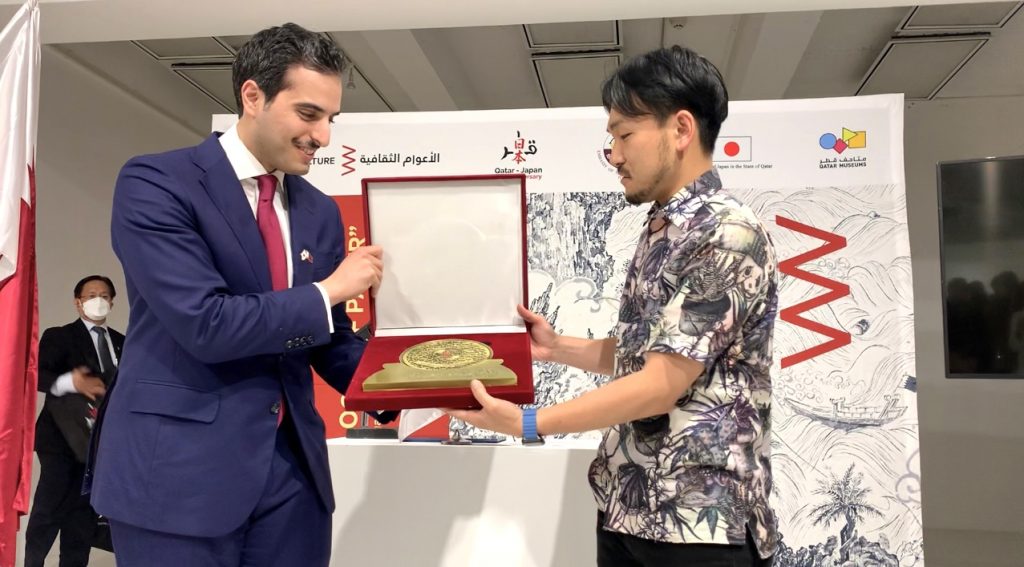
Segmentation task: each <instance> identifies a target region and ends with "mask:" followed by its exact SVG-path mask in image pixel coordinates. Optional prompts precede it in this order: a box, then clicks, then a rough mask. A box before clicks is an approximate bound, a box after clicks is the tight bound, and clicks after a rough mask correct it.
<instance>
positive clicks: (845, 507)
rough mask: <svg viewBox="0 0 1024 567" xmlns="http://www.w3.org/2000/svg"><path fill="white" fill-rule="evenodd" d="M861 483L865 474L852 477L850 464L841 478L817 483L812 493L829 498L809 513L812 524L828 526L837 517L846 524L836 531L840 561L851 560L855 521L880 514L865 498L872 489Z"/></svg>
mask: <svg viewBox="0 0 1024 567" xmlns="http://www.w3.org/2000/svg"><path fill="white" fill-rule="evenodd" d="M863 480H864V475H863V474H861V473H857V474H854V472H853V465H850V467H849V468H848V469H846V472H845V473H844V474H843V476H842V477H841V478H838V479H837V478H835V477H834V476H833V477H832V478H831V479H830V480H829V482H820V486H819V487H818V488H817V490H815V491H814V493H815V494H818V495H821V496H827V497H828V501H827V502H825V503H824V504H819V505H818V506H815V507H814V509H813V510H811V515H813V516H814V525H816V526H817V525H821V524H822V523H824V524H825V526H826V527H828V526H829V525H831V524H832V522H833V521H835V520H838V519H839V518H845V519H846V525H845V526H843V529H842V531H840V532H839V538H840V539H839V541H840V548H839V549H840V551H839V553H840V557H841V558H842V560H843V561H846V560H848V559H849V558H850V547H849V544H850V541H851V540H852V539H853V536H854V534H855V533H856V532H857V521H858V520H863V519H864V518H865V517H867V516H869V515H874V516H881V515H882V512H881V511H880V510H879V509H878V508H875V507H874V506H872V505H871V504H869V503H868V502H867V495H868V493H869V492H870V491H871V490H870V489H869V488H864V487H862V486H861V482H862V481H863Z"/></svg>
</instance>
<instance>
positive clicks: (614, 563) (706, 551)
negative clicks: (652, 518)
mask: <svg viewBox="0 0 1024 567" xmlns="http://www.w3.org/2000/svg"><path fill="white" fill-rule="evenodd" d="M603 525H604V513H602V512H598V514H597V566H598V567H675V566H679V567H772V559H771V558H768V559H761V557H760V556H759V555H758V553H757V546H756V545H754V540H753V538H751V536H750V530H747V542H746V543H745V544H744V545H716V544H708V543H665V542H661V541H654V540H649V539H642V538H638V537H636V536H632V535H628V534H621V533H617V532H610V531H608V530H605V529H604V528H602V527H601V526H603Z"/></svg>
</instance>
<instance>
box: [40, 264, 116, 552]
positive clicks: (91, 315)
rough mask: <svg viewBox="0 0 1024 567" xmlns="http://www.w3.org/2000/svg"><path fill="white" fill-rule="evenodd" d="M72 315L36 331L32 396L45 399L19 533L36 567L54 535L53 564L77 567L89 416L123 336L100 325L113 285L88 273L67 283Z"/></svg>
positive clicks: (88, 529)
mask: <svg viewBox="0 0 1024 567" xmlns="http://www.w3.org/2000/svg"><path fill="white" fill-rule="evenodd" d="M74 293H75V308H76V309H77V310H78V315H79V318H78V319H76V320H75V321H74V322H72V323H69V324H67V325H64V326H63V327H53V328H50V329H47V330H46V331H45V332H43V337H42V339H40V341H39V391H40V392H42V393H44V394H46V401H45V402H44V404H43V411H42V412H41V413H40V414H39V420H38V421H37V422H36V453H38V455H39V465H40V466H39V484H38V485H37V486H36V494H35V500H34V501H33V503H32V513H31V515H30V516H29V521H28V528H27V530H26V532H25V565H26V567H42V565H43V562H44V560H45V559H46V555H47V554H48V553H49V552H50V548H51V547H52V546H53V542H54V540H55V539H56V537H57V534H58V533H60V566H61V567H72V566H79V565H81V566H84V565H87V564H88V563H89V551H90V547H91V544H92V539H93V536H94V532H95V530H96V513H95V512H94V511H93V509H92V506H90V505H89V497H88V496H83V495H82V476H83V474H84V472H85V463H84V461H85V453H86V449H87V446H88V441H89V437H88V433H89V427H90V425H91V421H89V420H90V419H91V416H90V415H89V411H90V409H91V408H95V407H96V404H97V403H98V400H99V399H100V398H102V396H103V395H104V394H105V393H106V391H107V387H108V386H109V385H110V383H111V380H112V379H113V377H114V372H115V371H116V370H117V363H118V360H119V359H120V358H121V347H122V346H123V345H124V335H122V334H121V333H119V332H117V331H115V330H113V329H110V328H108V327H107V325H106V321H107V314H109V313H110V309H111V307H112V306H113V301H114V296H115V295H117V292H116V291H115V290H114V284H113V282H111V281H110V278H107V277H105V276H97V275H94V276H88V277H86V278H83V279H82V280H81V281H80V282H78V284H77V285H75V290H74Z"/></svg>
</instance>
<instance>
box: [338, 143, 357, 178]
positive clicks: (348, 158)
mask: <svg viewBox="0 0 1024 567" xmlns="http://www.w3.org/2000/svg"><path fill="white" fill-rule="evenodd" d="M341 147H343V148H345V149H346V150H348V151H347V152H342V154H341V158H342V159H344V160H345V161H344V163H342V164H341V167H343V168H345V173H342V174H341V176H342V177H345V176H346V175H348V174H350V173H352V172H353V171H355V170H356V168H354V167H352V164H353V163H355V161H356V160H355V158H353V157H352V154H354V153H356V149H355V148H350V147H348V146H346V145H342V146H341Z"/></svg>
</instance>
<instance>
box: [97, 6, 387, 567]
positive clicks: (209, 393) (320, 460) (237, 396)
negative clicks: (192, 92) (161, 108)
mask: <svg viewBox="0 0 1024 567" xmlns="http://www.w3.org/2000/svg"><path fill="white" fill-rule="evenodd" d="M342 65H343V64H342V57H341V54H340V53H339V51H338V48H337V46H336V45H334V43H333V42H332V41H331V40H330V39H328V38H327V37H326V36H323V35H321V34H316V33H313V32H310V31H308V30H305V29H303V28H301V27H299V26H297V25H294V24H285V25H284V26H280V27H273V28H268V29H266V30H263V31H261V32H259V33H257V34H256V35H255V36H253V37H252V39H251V40H250V41H249V42H248V43H247V44H246V45H245V46H243V47H242V49H241V50H240V51H239V53H238V56H237V58H236V60H235V63H234V66H233V68H232V75H233V82H234V88H235V97H236V102H237V104H238V109H239V120H238V123H237V125H236V126H233V127H232V128H231V129H229V130H228V131H227V132H225V133H223V134H214V135H211V136H210V137H209V138H207V139H206V140H205V141H204V142H202V143H201V144H199V145H198V146H195V147H191V148H185V149H180V150H175V151H171V152H167V153H163V154H157V155H148V156H140V157H136V158H133V159H131V160H130V161H128V163H127V164H126V165H125V166H124V168H123V169H122V170H121V173H120V175H119V177H118V180H117V186H116V188H115V192H114V204H113V215H112V220H111V233H112V238H113V246H114V251H115V252H116V253H117V256H118V258H119V259H120V261H121V264H122V266H123V268H124V273H125V280H126V282H127V289H128V300H129V303H130V306H131V318H130V320H129V325H128V329H129V331H128V336H127V340H126V343H125V350H124V352H125V356H124V358H123V359H122V360H121V362H120V365H119V374H118V377H117V381H116V383H115V385H114V387H113V388H112V390H111V391H110V393H109V394H108V396H107V402H106V406H105V407H104V409H103V412H102V415H101V420H102V421H101V422H100V423H98V424H97V426H96V428H97V429H96V431H97V437H98V447H97V449H96V451H95V454H94V457H93V466H94V472H93V475H92V478H91V484H92V503H93V506H94V507H95V508H96V510H97V512H99V513H100V514H103V515H104V516H106V517H108V518H109V519H110V524H111V529H112V533H113V538H114V546H115V548H116V549H117V555H118V564H119V565H127V566H131V567H134V566H136V565H145V566H163V565H167V566H175V567H178V566H182V565H188V566H189V567H203V566H207V565H209V566H214V565H216V566H222V565H224V566H226V565H254V566H255V565H268V566H269V565H302V566H316V565H327V562H328V558H329V555H330V545H331V512H332V511H333V510H334V498H333V492H332V489H331V479H330V471H329V469H328V463H327V447H326V443H325V441H324V424H323V421H322V420H321V419H320V416H319V415H318V414H317V412H316V409H315V407H314V405H313V383H312V375H311V372H310V366H311V365H312V367H313V368H315V369H316V371H317V373H318V374H319V375H320V376H322V377H323V378H324V379H325V380H326V381H327V382H328V383H330V384H331V385H332V386H333V387H334V388H335V389H337V390H338V391H340V392H344V391H345V389H346V387H347V386H348V382H349V380H350V379H351V376H352V373H353V371H354V370H355V367H356V365H357V363H358V361H359V358H360V356H361V355H362V352H363V346H364V342H363V340H362V339H360V338H359V337H357V336H356V335H355V334H354V333H353V332H352V328H351V321H350V320H349V319H348V317H347V316H346V315H345V310H344V304H345V301H346V300H348V299H351V298H353V297H356V296H357V295H358V294H360V293H362V292H364V291H365V290H367V289H368V288H369V289H371V290H374V291H375V290H376V288H377V286H379V284H380V280H381V276H382V264H381V250H380V249H379V248H375V247H363V248H360V249H357V250H356V251H354V252H352V253H350V254H348V256H347V257H346V256H345V255H344V252H343V251H344V243H343V237H344V231H343V230H342V222H341V219H340V215H339V211H338V207H337V206H336V204H335V203H334V201H332V200H331V199H330V198H329V197H327V196H325V195H324V194H323V193H321V192H320V191H318V190H317V189H316V188H314V187H313V186H312V185H310V184H309V183H308V182H306V181H305V180H303V179H302V178H301V177H299V176H300V175H303V174H305V173H307V172H308V171H309V166H310V162H311V161H312V159H313V155H314V153H315V152H316V150H317V149H318V148H321V147H323V146H326V145H327V144H328V142H329V141H330V128H331V126H330V123H331V122H332V121H333V118H334V117H335V116H336V115H337V114H338V112H339V110H340V106H341V91H342V79H341V75H342ZM101 428H102V429H101ZM89 480H90V479H87V482H88V481H89Z"/></svg>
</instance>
